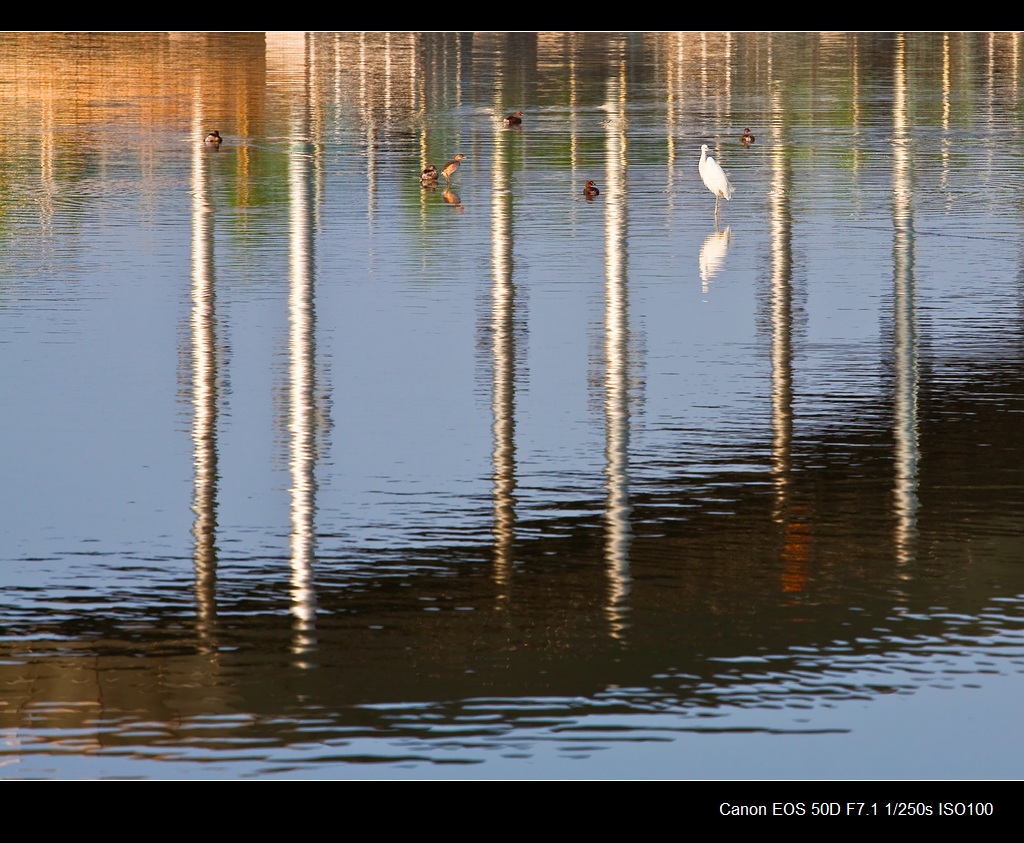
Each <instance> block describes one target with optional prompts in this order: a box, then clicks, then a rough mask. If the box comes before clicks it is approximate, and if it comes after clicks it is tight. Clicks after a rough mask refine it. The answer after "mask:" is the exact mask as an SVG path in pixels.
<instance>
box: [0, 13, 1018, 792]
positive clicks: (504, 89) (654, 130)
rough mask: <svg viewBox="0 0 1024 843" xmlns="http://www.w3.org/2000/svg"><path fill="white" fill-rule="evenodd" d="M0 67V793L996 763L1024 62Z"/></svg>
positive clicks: (713, 52)
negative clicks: (718, 172)
mask: <svg viewBox="0 0 1024 843" xmlns="http://www.w3.org/2000/svg"><path fill="white" fill-rule="evenodd" d="M0 43H2V45H3V46H4V48H5V54H6V55H10V56H16V57H17V58H18V61H16V62H11V63H9V64H8V65H7V66H6V67H5V68H4V69H2V70H0V74H2V78H3V82H4V85H0V96H5V97H6V101H7V103H8V106H9V108H8V111H9V119H8V120H7V121H6V124H5V126H4V127H3V129H0V134H2V135H3V136H4V137H3V143H2V144H0V156H2V157H3V159H4V165H5V167H4V172H5V173H6V174H7V175H6V177H5V182H4V189H3V191H2V192H0V203H2V208H3V226H2V227H0V236H2V237H3V241H4V249H3V250H2V254H0V261H2V266H3V273H2V276H3V279H4V280H3V281H0V388H2V390H3V394H4V395H5V396H8V400H7V401H6V402H5V410H4V413H3V430H4V434H5V435H4V437H3V439H2V442H3V445H2V446H0V455H2V460H3V466H4V469H5V471H4V476H5V477H6V478H7V482H6V484H5V487H4V488H5V492H4V497H3V510H4V517H3V520H2V522H0V536H2V548H3V554H2V557H0V571H2V574H0V577H2V582H3V585H4V589H3V597H2V598H0V617H2V618H3V623H2V627H3V629H4V632H3V636H2V638H0V641H2V652H0V736H2V748H0V765H3V766H2V769H3V775H5V776H7V777H12V778H16V777H42V778H74V777H93V776H111V777H120V776H142V777H181V778H190V777H247V776H282V777H288V776H291V777H382V778H392V777H410V778H411V777H467V778H468V777H562V776H566V777H573V778H586V777H615V778H618V777H648V778H653V777H680V778H715V777H722V778H815V777H820V778H846V777H856V778H891V777H909V778H923V777H928V778H934V777H940V778H966V777H981V778H1001V777H1007V778H1017V777H1019V776H1020V775H1021V762H1020V759H1021V758H1022V757H1024V754H1022V753H1021V751H1020V750H1021V746H1020V730H1019V728H1018V726H1017V720H1018V719H1019V718H1018V717H1017V715H1016V712H1015V710H1014V705H1013V701H1014V700H1015V699H1016V698H1017V692H1018V691H1019V690H1020V687H1019V686H1020V682H1021V675H1022V666H1024V647H1022V644H1024V641H1022V628H1024V625H1022V617H1024V614H1022V602H1021V601H1022V596H1024V567H1022V566H1021V564H1020V559H1021V550H1022V540H1021V533H1020V528H1019V525H1020V523H1021V515H1022V508H1024V505H1022V501H1024V495H1022V494H1021V492H1022V488H1024V476H1022V470H1021V466H1022V465H1024V461H1022V460H1021V456H1022V455H1021V445H1020V436H1019V430H1018V425H1017V423H1016V422H1017V419H1018V418H1019V417H1020V413H1021V409H1022V400H1021V398H1022V394H1024V391H1022V388H1021V383H1020V372H1021V362H1022V360H1021V348H1022V345H1021V342H1020V335H1021V318H1020V317H1021V296H1020V278H1021V270H1020V255H1021V249H1020V243H1019V241H1020V234H1019V232H1020V230H1021V225H1020V223H1021V220H1020V216H1021V205H1020V202H1019V196H1020V192H1021V187H1022V185H1021V181H1022V177H1021V175H1020V174H1021V173H1022V172H1024V169H1022V168H1021V166H1020V164H1021V162H1020V160H1018V159H1019V158H1020V154H1018V152H1017V151H1015V150H1014V149H1012V148H1007V147H1006V145H1005V143H1004V142H1003V132H1004V130H1005V128H1006V127H1007V126H1010V125H1014V121H1015V120H1017V118H1019V115H1020V110H1021V91H1020V86H1019V82H1020V76H1021V72H1022V71H1021V70H1020V68H1019V67H1018V65H1017V63H1016V62H1015V59H1014V56H1016V55H1017V54H1018V48H1019V36H1017V35H1012V34H987V33H971V34H954V35H943V34H918V35H910V36H898V35H867V34H846V35H844V34H842V33H840V34H827V35H817V34H808V33H804V34H799V33H798V34H790V35H775V34H767V33H743V34H727V33H711V34H697V33H659V34H643V33H636V34H626V35H621V34H619V35H615V34H575V35H574V34H561V33H555V34H542V35H538V34H528V33H517V34H482V35H466V34H460V35H455V34H445V33H436V34H416V33H397V34H396V33H390V34H388V33H367V34H355V33H345V34H333V33H319V34H316V35H303V34H294V35H268V36H264V35H238V36H232V35H138V36H130V35H73V34H72V35H36V34H28V33H26V34H18V33H12V34H8V35H5V36H0ZM811 48H813V49H811ZM197 54H211V55H214V56H216V57H217V59H216V60H217V62H219V63H222V64H223V70H224V72H223V74H217V73H214V74H210V73H208V72H206V70H207V69H206V68H200V67H197V66H196V63H195V56H196V55H197ZM70 55H75V56H78V57H79V59H80V71H79V72H78V73H77V74H75V75H74V76H73V77H68V75H67V74H66V73H63V72H62V68H63V67H64V66H65V62H66V61H67V59H68V56H70ZM143 57H145V61H146V63H145V67H146V68H147V71H146V73H145V74H143V75H140V74H139V73H138V72H137V71H138V68H139V63H140V61H141V59H142V58H143ZM153 57H159V59H160V60H159V61H158V62H156V63H155V64H154V63H153V61H152V59H153ZM115 78H116V79H118V80H123V82H122V83H119V84H118V85H111V84H110V80H111V79H115ZM4 91H7V92H8V93H7V94H4V93H3V92H4ZM12 94H13V95H12ZM519 110H521V111H522V112H523V123H522V125H521V126H516V127H506V126H504V125H503V123H502V117H503V115H505V114H508V113H512V112H515V111H519ZM744 126H750V127H751V129H752V131H753V132H754V133H755V134H756V135H757V141H756V143H754V144H750V145H744V144H742V143H741V142H740V141H739V131H740V130H741V129H742V128H743V127H744ZM212 129H218V130H219V131H220V132H221V134H222V135H223V136H224V142H223V143H222V144H221V145H220V146H219V147H215V148H211V147H210V146H209V145H206V144H203V143H202V138H203V137H205V135H206V133H207V132H209V131H210V130H212ZM702 143H707V144H708V145H709V146H710V147H711V148H712V150H713V151H714V154H715V157H716V159H717V160H719V161H720V162H721V163H722V165H723V166H724V167H725V168H726V170H727V172H728V173H729V177H730V179H731V180H732V181H733V184H734V186H735V188H736V193H735V196H734V197H733V199H732V200H731V201H730V202H728V203H725V202H723V203H722V206H721V208H720V209H719V220H718V223H717V224H716V222H715V219H714V217H713V214H712V212H711V205H710V201H709V194H708V193H707V191H706V190H705V188H704V187H703V185H702V184H701V182H700V178H699V176H698V173H697V161H698V159H699V155H700V146H701V144H702ZM456 153H462V154H465V155H466V156H467V157H466V159H465V161H463V163H462V166H461V168H460V169H459V171H458V172H457V174H455V176H454V177H453V179H452V182H451V184H450V185H447V184H445V182H444V180H443V179H442V181H441V183H440V184H439V185H438V186H437V187H436V188H434V187H431V186H427V187H426V188H424V187H423V186H422V185H421V184H420V179H419V174H420V171H421V170H422V168H423V167H424V166H426V164H428V163H436V164H437V165H438V166H440V165H441V164H442V163H443V162H444V161H447V160H450V159H451V158H453V157H454V155H455V154H456ZM587 180H594V181H596V182H597V183H598V185H599V186H600V188H601V193H600V195H599V196H597V197H594V198H593V199H592V200H591V201H588V200H587V199H586V198H585V197H584V196H583V193H582V186H583V184H584V183H585V182H586V181H587ZM981 711H983V712H984V716H983V717H982V716H979V714H978V712H981ZM936 735H941V736H942V740H941V741H936V739H935V738H936Z"/></svg>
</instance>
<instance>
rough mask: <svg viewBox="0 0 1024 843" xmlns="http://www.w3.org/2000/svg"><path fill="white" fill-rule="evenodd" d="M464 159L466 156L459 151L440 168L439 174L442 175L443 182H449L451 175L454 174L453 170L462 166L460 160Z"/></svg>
mask: <svg viewBox="0 0 1024 843" xmlns="http://www.w3.org/2000/svg"><path fill="white" fill-rule="evenodd" d="M465 160H466V156H465V155H463V154H462V153H461V152H460V153H459V154H458V155H456V156H455V157H454V158H453V159H452V160H451V161H449V162H448V163H447V164H445V165H444V167H442V168H441V175H442V176H444V180H445V182H448V183H451V180H452V176H454V175H455V171H456V170H457V169H459V167H460V166H462V162H463V161H465Z"/></svg>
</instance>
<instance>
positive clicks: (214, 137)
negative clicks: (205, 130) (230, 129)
mask: <svg viewBox="0 0 1024 843" xmlns="http://www.w3.org/2000/svg"><path fill="white" fill-rule="evenodd" d="M222 140H224V138H222V137H221V136H220V132H218V131H217V130H216V129H214V130H213V131H212V132H210V134H208V135H207V136H206V138H205V140H204V141H203V142H204V143H208V144H210V146H220V144H221V141H222Z"/></svg>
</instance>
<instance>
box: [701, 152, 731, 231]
mask: <svg viewBox="0 0 1024 843" xmlns="http://www.w3.org/2000/svg"><path fill="white" fill-rule="evenodd" d="M697 170H698V171H699V172H700V177H701V180H702V181H703V182H704V187H706V188H707V189H708V190H710V191H711V192H712V193H714V194H715V219H718V197H719V196H724V197H725V199H726V201H728V200H729V199H732V185H731V184H730V183H729V178H728V176H726V174H725V170H723V169H722V168H721V167H719V166H718V162H717V161H716V160H715V159H714V158H712V157H711V156H710V155H708V145H707V144H706V143H704V144H701V147H700V164H698V165H697Z"/></svg>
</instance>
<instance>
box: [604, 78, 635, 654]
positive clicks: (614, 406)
mask: <svg viewBox="0 0 1024 843" xmlns="http://www.w3.org/2000/svg"><path fill="white" fill-rule="evenodd" d="M605 111H606V112H607V114H608V120H607V123H606V127H607V128H606V133H605V162H606V164H605V183H606V184H607V186H608V189H607V192H606V193H603V194H602V195H603V196H604V197H605V201H604V203H603V207H604V214H605V217H604V241H605V285H604V292H605V299H604V301H605V305H604V357H605V359H604V365H605V370H604V416H605V477H606V483H607V503H606V506H605V564H606V570H607V575H608V582H609V594H608V605H607V607H606V612H605V613H606V616H607V618H608V624H609V631H610V633H611V635H612V637H614V638H622V637H623V636H624V633H625V630H626V628H627V626H628V623H627V614H628V611H629V607H628V604H627V599H628V597H629V593H630V589H631V587H632V579H631V576H630V571H629V550H630V545H631V543H632V528H631V526H630V514H631V511H632V507H631V505H630V500H629V383H630V382H629V372H630V355H629V346H630V333H629V296H628V290H627V276H626V259H627V255H626V243H627V236H628V232H627V218H626V202H625V197H626V79H625V65H624V63H623V64H622V65H620V72H619V75H618V76H617V77H615V78H612V79H611V80H610V81H609V91H608V101H607V103H606V105H605Z"/></svg>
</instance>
